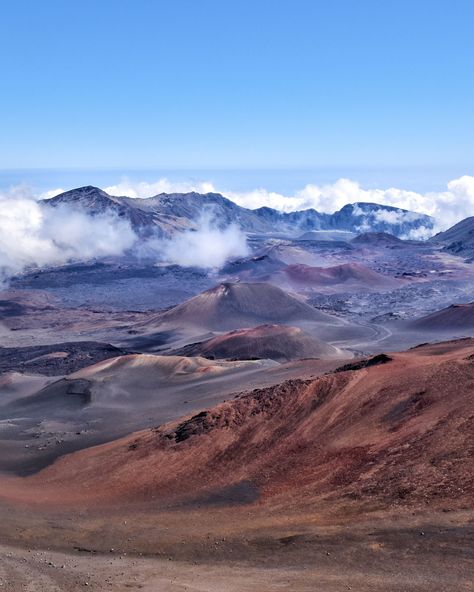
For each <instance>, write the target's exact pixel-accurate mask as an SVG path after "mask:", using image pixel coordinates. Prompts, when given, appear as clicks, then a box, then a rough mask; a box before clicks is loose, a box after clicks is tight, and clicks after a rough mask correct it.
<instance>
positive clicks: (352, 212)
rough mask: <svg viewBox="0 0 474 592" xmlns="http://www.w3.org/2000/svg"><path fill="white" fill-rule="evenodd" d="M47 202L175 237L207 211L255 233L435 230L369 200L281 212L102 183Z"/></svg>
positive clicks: (421, 219) (221, 222) (426, 220)
mask: <svg viewBox="0 0 474 592" xmlns="http://www.w3.org/2000/svg"><path fill="white" fill-rule="evenodd" d="M42 203H43V204H45V205H50V206H54V207H57V206H59V205H66V204H67V205H70V206H73V207H76V208H80V209H83V210H86V211H87V212H89V213H92V215H97V214H103V213H105V212H107V211H111V212H114V213H115V214H116V215H118V216H119V217H121V218H126V219H128V220H129V221H130V224H131V226H132V227H133V228H134V230H136V231H137V232H138V233H139V234H146V233H149V232H151V231H152V230H158V232H159V233H160V234H162V235H171V234H173V232H175V231H179V230H183V229H184V228H192V227H194V226H195V225H196V224H198V223H199V220H200V219H201V218H202V216H203V215H205V214H206V212H208V213H209V215H210V216H211V217H213V218H214V219H215V221H216V224H217V226H218V227H225V226H228V225H229V224H232V223H234V224H237V225H238V226H240V228H241V229H242V230H243V231H244V232H247V233H251V234H267V233H272V232H273V233H277V234H278V233H280V234H285V233H291V234H298V233H301V232H305V231H309V230H351V231H355V232H359V231H360V232H362V231H364V232H365V231H372V232H390V233H391V234H394V235H395V236H402V237H403V236H408V235H409V234H410V232H412V231H416V230H418V229H420V228H425V229H428V230H430V229H432V228H433V219H432V218H431V217H430V216H427V215H424V214H417V213H415V212H411V211H409V210H404V209H401V208H394V207H393V206H385V205H380V204H376V203H365V202H356V203H354V204H347V205H345V206H344V207H343V208H341V209H340V210H338V211H336V212H334V213H333V214H327V213H324V212H318V211H317V210H315V209H313V208H309V209H306V210H297V211H294V212H281V211H279V210H276V209H273V208H269V207H262V208H256V209H249V208H244V207H242V206H239V205H238V204H236V203H234V202H233V201H232V200H230V199H228V198H226V197H225V196H223V195H222V194H220V193H204V194H202V193H197V192H188V193H160V194H158V195H155V196H151V197H148V198H130V197H126V196H112V195H109V194H108V193H106V192H105V191H103V190H102V189H99V188H98V187H94V186H92V185H87V186H84V187H79V188H76V189H71V190H69V191H66V192H64V193H61V194H59V195H57V196H55V197H53V198H50V199H47V200H42Z"/></svg>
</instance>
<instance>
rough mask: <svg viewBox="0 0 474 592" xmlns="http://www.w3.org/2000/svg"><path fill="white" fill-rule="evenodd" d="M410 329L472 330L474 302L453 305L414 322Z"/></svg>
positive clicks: (473, 326) (473, 325)
mask: <svg viewBox="0 0 474 592" xmlns="http://www.w3.org/2000/svg"><path fill="white" fill-rule="evenodd" d="M410 328H413V329H421V330H423V331H450V330H461V331H462V330H467V331H469V330H472V329H473V328H474V302H470V303H469V304H452V305H451V306H448V307H447V308H443V309H442V310H438V311H436V312H434V313H432V314H429V315H427V316H424V317H421V318H420V319H417V320H416V321H413V322H412V323H411V324H410Z"/></svg>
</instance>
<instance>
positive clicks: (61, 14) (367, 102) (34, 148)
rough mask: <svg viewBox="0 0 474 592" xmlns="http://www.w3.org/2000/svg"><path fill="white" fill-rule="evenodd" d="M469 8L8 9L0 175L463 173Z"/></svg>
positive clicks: (52, 0) (472, 92) (125, 5)
mask: <svg viewBox="0 0 474 592" xmlns="http://www.w3.org/2000/svg"><path fill="white" fill-rule="evenodd" d="M473 22H474V2H472V1H460V0H450V1H449V2H448V1H443V2H441V1H436V0H431V1H429V2H428V1H424V0H411V1H410V2H407V1H405V0H397V1H387V2H385V1H383V0H378V1H367V0H353V1H349V0H330V1H329V0H325V1H318V0H313V1H309V0H291V1H290V0H273V1H267V0H253V1H252V2H250V1H247V0H238V1H236V2H230V1H229V2H226V1H223V0H220V1H214V0H194V1H193V0H172V1H171V0H167V1H161V0H155V1H150V0H133V1H132V0H114V1H109V0H95V1H90V0H81V1H80V2H72V1H67V0H62V1H60V0H42V1H41V2H39V1H37V0H30V1H25V0H17V1H16V2H3V3H2V12H1V18H0V80H1V82H0V168H1V169H15V168H61V167H64V168H72V167H74V168H76V167H77V168H97V169H100V168H117V169H120V168H123V167H125V168H127V169H134V168H148V169H155V168H156V169H159V168H168V169H170V168H180V167H181V168H186V169H190V168H192V169H200V168H202V169H205V168H208V169H209V168H236V169H245V168H259V167H261V168H279V167H290V168H291V167H302V168H305V167H308V168H318V167H340V168H341V169H342V168H343V167H346V166H347V167H348V169H351V168H354V167H355V168H357V167H367V166H370V167H375V168H377V167H379V168H384V167H409V166H411V167H412V166H415V167H417V166H418V167H438V166H439V167H446V168H448V169H449V168H450V167H451V168H452V169H453V170H454V169H456V174H462V173H465V174H472V173H473V172H474V171H473V168H474V167H473V163H474V76H473V72H474V35H473V34H472V26H473V25H472V23H473Z"/></svg>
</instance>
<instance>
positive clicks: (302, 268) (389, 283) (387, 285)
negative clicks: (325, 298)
mask: <svg viewBox="0 0 474 592" xmlns="http://www.w3.org/2000/svg"><path fill="white" fill-rule="evenodd" d="M282 274H283V275H284V276H286V278H287V279H288V280H289V281H290V282H291V283H292V284H294V285H295V287H300V288H301V287H312V288H315V289H317V288H327V287H336V286H337V287H339V288H340V289H344V290H389V289H393V288H395V287H399V286H400V282H399V281H398V280H395V279H393V278H391V277H388V276H384V275H382V274H381V273H377V272H376V271H373V270H371V269H370V268H368V267H367V266H365V265H362V264H360V263H343V264H341V265H334V266H331V267H313V266H310V265H303V264H299V265H288V266H287V267H286V268H285V269H284V270H283V271H282Z"/></svg>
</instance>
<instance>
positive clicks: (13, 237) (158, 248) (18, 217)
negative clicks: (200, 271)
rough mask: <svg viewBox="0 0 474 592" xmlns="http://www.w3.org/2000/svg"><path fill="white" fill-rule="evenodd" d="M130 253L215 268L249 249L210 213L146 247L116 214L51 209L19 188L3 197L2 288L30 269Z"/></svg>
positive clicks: (0, 232)
mask: <svg viewBox="0 0 474 592" xmlns="http://www.w3.org/2000/svg"><path fill="white" fill-rule="evenodd" d="M126 252H133V253H136V254H137V255H140V254H141V255H145V256H146V257H147V258H148V259H152V260H155V261H159V262H162V263H169V264H177V265H182V266H195V267H203V268H215V267H220V266H222V265H223V264H224V263H225V262H226V261H227V260H228V259H229V258H231V257H240V256H244V255H246V254H247V253H248V249H247V242H246V237H245V235H244V234H243V233H242V231H241V230H240V228H238V227H237V226H235V225H230V226H228V227H226V228H224V229H219V228H218V227H217V224H216V221H215V218H214V217H213V214H212V212H211V211H205V212H204V213H203V215H202V217H201V219H200V220H199V221H198V222H197V224H196V226H195V228H193V229H188V230H185V231H184V232H182V233H179V234H176V235H175V237H173V238H171V239H157V238H155V239H154V238H150V239H148V240H147V241H145V243H143V242H141V241H140V240H139V239H138V237H137V235H136V234H135V232H134V231H133V229H132V227H131V226H130V223H129V222H128V220H124V219H121V218H119V217H118V216H117V215H116V214H114V213H113V212H108V213H101V214H96V215H88V214H87V213H85V212H83V211H80V210H78V209H75V208H73V207H71V206H69V205H65V204H61V205H58V206H55V207H50V206H47V205H45V204H42V203H41V202H39V201H37V200H36V199H34V198H33V197H32V196H31V194H29V193H28V192H27V190H26V189H24V188H21V187H20V188H15V189H13V190H12V191H11V192H9V193H8V194H0V285H2V284H4V283H5V282H6V281H7V280H8V279H9V278H10V277H12V276H14V275H16V274H19V273H22V272H24V271H25V270H28V269H35V268H44V267H48V266H55V265H62V264H65V263H69V262H72V261H89V260H93V259H99V258H103V257H111V256H120V255H123V254H125V253H126Z"/></svg>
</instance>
